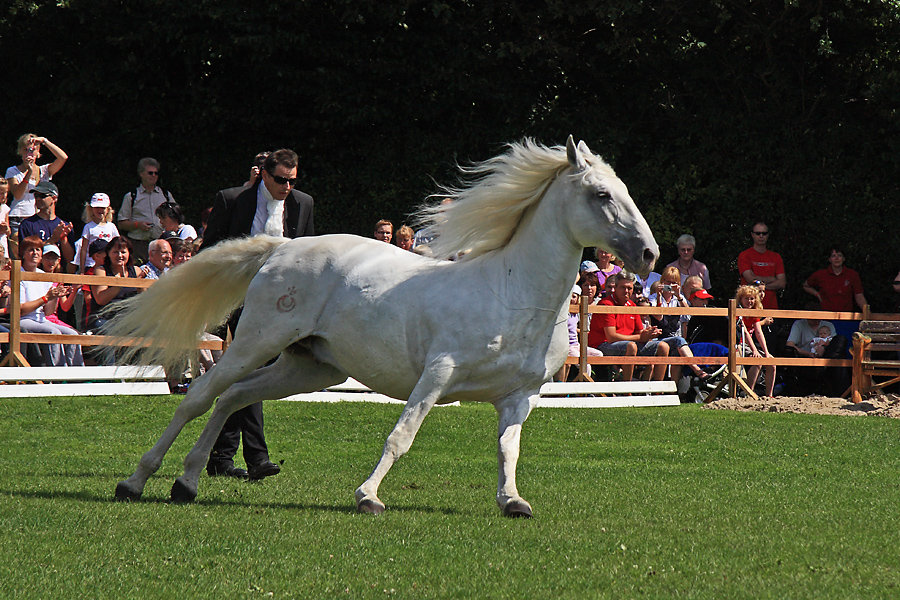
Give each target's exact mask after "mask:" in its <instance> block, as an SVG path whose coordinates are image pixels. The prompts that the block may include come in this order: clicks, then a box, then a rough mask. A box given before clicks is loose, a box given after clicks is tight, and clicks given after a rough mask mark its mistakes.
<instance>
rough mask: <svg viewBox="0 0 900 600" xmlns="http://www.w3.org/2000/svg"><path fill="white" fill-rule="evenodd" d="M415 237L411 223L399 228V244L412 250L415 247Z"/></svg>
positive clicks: (405, 248)
mask: <svg viewBox="0 0 900 600" xmlns="http://www.w3.org/2000/svg"><path fill="white" fill-rule="evenodd" d="M414 237H415V233H414V232H413V230H412V227H410V226H409V225H404V226H403V227H401V228H400V229H398V230H397V235H396V238H397V246H398V247H400V248H402V249H404V250H409V251H410V252H411V251H412V249H413V238H414Z"/></svg>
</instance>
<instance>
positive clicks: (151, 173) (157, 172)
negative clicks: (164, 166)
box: [144, 171, 159, 175]
mask: <svg viewBox="0 0 900 600" xmlns="http://www.w3.org/2000/svg"><path fill="white" fill-rule="evenodd" d="M144 173H146V174H147V175H159V171H144Z"/></svg>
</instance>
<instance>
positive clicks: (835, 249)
mask: <svg viewBox="0 0 900 600" xmlns="http://www.w3.org/2000/svg"><path fill="white" fill-rule="evenodd" d="M832 252H838V253H840V254H843V255H844V259H845V260H846V258H847V253H846V252H845V251H844V247H843V246H842V245H840V244H831V245H830V246H828V251H827V252H825V259H826V260H828V259H829V258H831V254H832Z"/></svg>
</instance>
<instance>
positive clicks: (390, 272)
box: [108, 136, 659, 516]
mask: <svg viewBox="0 0 900 600" xmlns="http://www.w3.org/2000/svg"><path fill="white" fill-rule="evenodd" d="M464 171H465V172H467V173H468V174H469V175H470V176H474V178H473V179H474V180H473V181H471V182H470V183H468V184H464V185H463V186H462V187H461V188H454V189H452V190H445V191H447V192H448V194H449V195H450V196H452V197H453V198H454V202H451V203H444V204H441V205H440V206H437V207H431V208H426V209H424V212H425V214H426V216H427V217H429V218H430V227H431V228H432V233H435V234H436V235H437V237H436V239H435V240H434V241H433V242H432V249H433V251H434V254H435V256H436V257H442V256H443V257H446V256H454V255H457V254H459V253H463V254H462V257H461V258H460V259H458V260H455V261H448V260H441V259H439V258H426V257H423V256H419V255H417V254H414V253H412V252H407V251H404V250H401V249H400V248H397V247H396V246H391V245H389V244H385V243H384V242H380V241H376V240H373V239H365V238H361V237H357V236H353V235H325V236H319V237H304V238H298V239H294V240H287V239H284V238H274V237H266V236H258V237H253V238H244V239H239V240H232V241H228V242H223V243H220V244H218V245H216V246H215V247H213V248H211V249H209V250H206V251H204V252H201V253H200V254H199V255H198V256H197V257H196V258H194V259H192V260H191V261H190V262H188V263H186V264H184V265H181V266H179V267H177V268H176V269H173V270H172V271H171V272H170V273H168V274H167V275H166V276H165V277H163V278H162V279H161V280H160V281H159V282H158V283H157V284H156V285H154V286H153V287H152V288H150V289H149V290H148V291H146V292H144V293H143V294H141V295H139V296H137V297H135V298H133V299H131V300H129V301H127V303H126V304H125V308H124V310H123V311H122V312H121V313H119V315H118V316H117V317H116V318H115V319H114V320H113V322H112V325H111V327H110V329H109V330H108V333H109V334H111V335H118V336H126V337H146V338H153V339H155V340H156V341H157V342H158V343H159V342H162V343H161V344H159V347H158V348H155V349H149V350H148V351H147V354H146V355H145V356H144V357H143V358H144V360H146V361H148V362H157V363H161V364H163V365H172V364H175V363H177V362H178V360H179V358H181V359H183V356H184V355H185V354H186V353H187V351H188V349H190V348H192V347H194V346H195V344H196V340H197V339H198V336H199V335H200V333H201V332H202V331H203V330H204V328H205V327H207V325H211V324H215V323H217V322H221V320H223V319H224V318H225V317H226V316H227V314H228V313H229V312H230V311H232V310H233V309H235V308H236V307H238V306H239V305H240V304H241V303H243V304H244V309H243V314H242V315H241V318H240V323H239V324H238V327H237V331H236V332H235V337H234V341H233V343H232V344H231V345H230V346H229V348H228V350H227V351H226V352H225V354H224V356H223V357H222V359H221V360H220V361H219V363H218V364H217V365H216V366H215V368H213V369H212V370H210V371H209V372H207V373H206V374H205V375H203V376H202V377H200V378H199V379H198V380H197V381H196V382H195V383H194V384H193V385H191V387H190V390H189V391H188V394H187V396H186V397H185V398H184V400H183V401H182V403H181V404H180V405H179V407H178V409H177V410H176V411H175V415H174V417H173V418H172V421H171V422H170V423H169V425H168V427H167V428H166V429H165V431H164V432H163V434H162V436H161V437H160V439H159V441H158V442H157V443H156V444H155V445H154V446H153V447H152V448H151V449H150V450H149V451H148V452H147V453H146V454H144V455H143V457H142V458H141V460H140V462H139V464H138V468H137V470H136V471H135V472H134V474H133V475H132V476H131V477H129V478H128V479H127V480H125V481H122V482H120V483H119V484H118V486H117V488H116V498H118V499H120V500H132V499H138V498H140V496H141V494H142V492H143V489H144V485H145V484H146V482H147V479H148V478H149V477H150V475H151V474H153V473H154V472H155V471H156V470H157V469H158V468H159V466H160V464H161V463H162V459H163V456H164V455H165V454H166V452H167V451H168V449H169V447H170V446H171V445H172V442H173V441H174V440H175V438H176V437H177V436H178V434H179V432H180V431H181V429H182V427H184V425H185V424H186V423H187V422H188V421H190V420H192V419H194V418H196V417H198V416H200V415H202V414H203V413H205V412H207V411H208V410H209V408H210V407H211V406H213V404H214V402H215V400H216V398H217V397H218V398H219V400H218V402H216V403H215V408H214V410H213V411H212V414H211V416H210V418H209V421H208V423H207V424H206V427H205V428H204V430H203V433H202V434H201V435H200V438H199V439H198V440H197V443H196V444H195V445H194V447H193V448H192V449H191V451H190V452H189V453H188V455H187V457H186V458H185V460H184V474H183V475H182V476H181V477H179V478H178V479H176V480H175V484H174V485H173V487H172V491H171V498H172V500H173V501H176V502H190V501H192V500H193V499H194V498H195V497H196V495H197V487H198V481H199V478H200V473H201V470H202V469H203V466H204V465H205V464H206V461H207V458H208V456H209V453H210V450H211V449H212V446H213V443H214V442H215V440H216V437H217V436H218V434H219V431H220V430H221V428H222V426H223V424H224V423H225V420H226V419H227V418H228V416H229V415H230V414H231V413H233V412H234V411H235V410H238V409H240V408H243V407H245V406H247V405H249V404H251V403H253V402H258V401H260V400H266V399H273V398H276V399H277V398H283V397H285V396H289V395H292V394H298V393H304V392H312V391H316V390H321V389H323V388H326V387H328V386H331V385H334V384H338V383H341V382H343V381H344V380H345V379H346V378H347V377H348V376H350V377H353V378H355V379H357V380H358V381H360V382H362V383H364V384H365V385H367V386H369V387H370V388H371V389H373V390H376V391H378V392H381V393H382V394H386V395H388V396H392V397H394V398H400V399H406V400H407V401H406V406H405V407H404V409H403V412H402V413H401V415H400V418H399V420H398V421H397V424H396V426H395V427H394V429H393V431H391V433H390V435H389V436H388V438H387V441H386V442H385V444H384V451H383V453H382V456H381V460H379V461H378V464H377V465H376V467H375V469H374V471H373V472H372V474H371V475H370V476H369V478H368V479H366V481H365V482H363V484H362V485H360V486H359V488H358V489H357V490H356V502H357V509H358V510H359V511H361V512H369V513H375V514H380V513H381V512H382V511H383V510H384V508H385V505H384V504H383V503H382V502H381V500H379V498H378V495H377V494H378V487H379V485H380V483H381V480H382V479H383V478H384V476H385V475H386V474H387V472H388V470H389V469H390V468H391V465H393V464H394V462H395V461H396V460H397V459H399V458H400V457H401V456H402V455H403V454H404V453H406V451H407V450H409V448H410V445H411V444H412V442H413V438H414V437H415V435H416V432H417V431H418V430H419V426H420V425H421V424H422V421H423V419H424V418H425V416H426V415H427V414H428V412H429V411H430V410H431V408H432V407H433V406H434V405H435V404H443V403H449V402H454V401H457V400H463V401H472V400H477V401H481V402H490V403H491V404H493V405H494V407H495V408H496V409H497V412H498V413H499V443H498V450H497V455H498V461H499V471H500V473H499V478H498V484H497V504H498V505H499V506H500V508H501V510H502V512H503V514H504V515H508V516H531V514H532V513H531V506H530V505H529V504H528V502H526V501H525V500H524V499H523V498H522V497H521V496H520V495H519V492H518V491H517V489H516V479H515V475H516V463H517V461H518V457H519V437H520V433H521V428H522V423H523V422H524V421H525V419H526V418H527V417H528V414H529V412H530V411H531V409H532V407H533V406H534V404H535V401H536V400H537V399H538V394H539V389H540V386H541V384H543V383H544V382H545V381H547V380H548V379H549V378H550V377H551V375H552V374H553V373H555V372H556V371H557V370H558V369H559V368H560V366H562V364H563V361H564V360H565V358H566V355H567V344H568V341H567V331H566V317H567V313H568V307H569V294H570V292H571V289H572V281H573V279H574V278H575V275H576V274H577V271H578V265H579V262H580V260H581V255H582V250H583V248H585V247H588V246H601V247H603V248H606V249H608V250H609V251H611V252H613V253H615V255H616V256H619V257H621V258H622V259H623V260H624V261H625V263H626V265H627V266H628V267H629V268H631V269H632V270H635V271H638V272H641V273H647V272H649V270H650V269H651V268H652V266H653V264H654V262H655V261H656V258H657V257H658V254H659V249H658V247H657V245H656V242H655V240H654V239H653V235H652V234H651V232H650V228H649V227H648V225H647V222H646V221H645V220H644V218H643V216H642V215H641V213H640V211H638V209H637V207H636V206H635V204H634V202H633V201H632V199H631V197H630V196H629V195H628V191H627V189H626V187H625V185H624V184H623V183H622V181H621V180H620V179H618V178H617V177H616V175H615V173H614V172H613V170H612V169H611V168H610V167H609V166H608V165H607V164H606V163H604V162H603V161H602V160H601V159H600V158H599V157H597V156H594V155H593V154H591V152H590V150H589V149H588V147H587V146H586V145H585V144H584V142H580V143H579V144H578V145H577V146H576V145H575V143H574V141H573V140H572V138H571V136H570V137H569V140H568V143H567V146H566V147H561V146H555V147H545V146H542V145H539V144H536V143H534V142H531V141H529V140H525V141H524V142H522V143H519V144H511V145H509V146H508V148H507V151H506V152H505V153H504V154H502V155H500V156H497V157H495V158H493V159H491V160H488V161H485V162H484V163H480V164H478V165H476V166H474V167H471V168H468V169H465V170H464ZM274 357H278V359H277V360H276V361H275V362H274V363H272V364H270V365H269V366H263V365H266V363H267V362H269V361H270V360H271V359H272V358H274ZM127 358H128V357H126V360H127Z"/></svg>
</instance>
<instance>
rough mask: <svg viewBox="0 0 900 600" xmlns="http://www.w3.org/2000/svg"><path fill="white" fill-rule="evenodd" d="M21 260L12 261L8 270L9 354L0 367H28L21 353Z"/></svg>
mask: <svg viewBox="0 0 900 600" xmlns="http://www.w3.org/2000/svg"><path fill="white" fill-rule="evenodd" d="M21 282H22V262H21V261H18V260H14V261H12V268H11V270H10V272H9V286H10V294H9V299H8V304H7V306H9V354H7V355H6V358H4V359H3V362H2V363H0V367H30V366H31V365H29V364H28V361H27V360H25V355H24V354H22V350H21V346H20V344H21V342H20V341H19V340H20V336H21V333H22V290H21Z"/></svg>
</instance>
